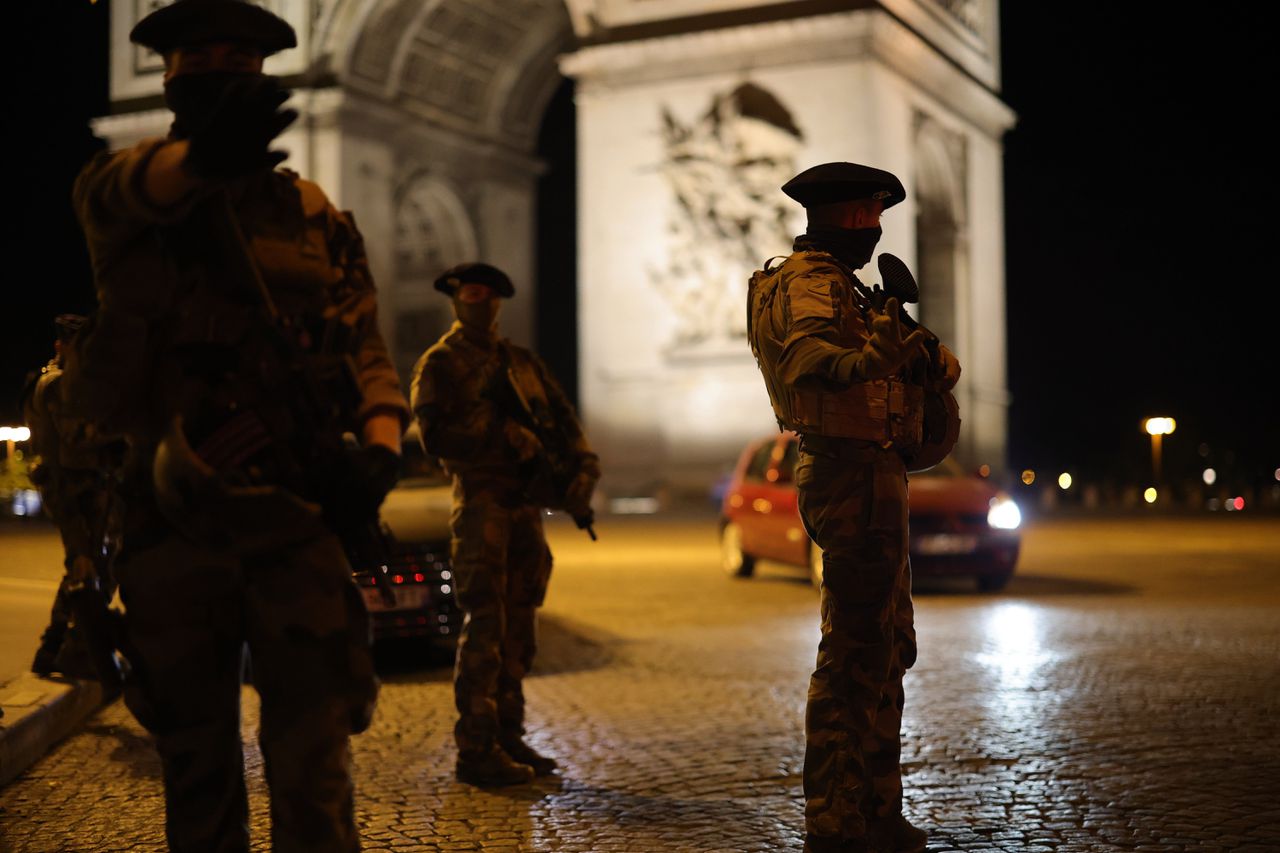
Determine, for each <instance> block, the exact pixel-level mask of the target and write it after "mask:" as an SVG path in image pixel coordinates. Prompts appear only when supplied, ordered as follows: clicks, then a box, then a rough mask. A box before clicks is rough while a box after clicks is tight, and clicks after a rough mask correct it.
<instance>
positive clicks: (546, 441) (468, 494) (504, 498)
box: [411, 263, 600, 786]
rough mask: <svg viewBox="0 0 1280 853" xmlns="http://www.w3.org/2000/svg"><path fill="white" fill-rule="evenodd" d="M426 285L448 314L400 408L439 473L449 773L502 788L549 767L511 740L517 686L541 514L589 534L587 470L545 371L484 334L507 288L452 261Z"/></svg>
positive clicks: (540, 560) (502, 278) (565, 405)
mask: <svg viewBox="0 0 1280 853" xmlns="http://www.w3.org/2000/svg"><path fill="white" fill-rule="evenodd" d="M435 286H436V289H437V290H440V291H441V292H443V293H446V294H448V295H449V296H451V297H452V298H453V310H454V314H455V315H456V316H457V318H458V319H457V322H455V323H454V324H453V326H452V327H451V328H450V329H449V331H448V332H446V333H445V334H444V336H443V337H442V338H440V340H439V341H437V342H436V343H435V344H434V345H432V346H431V348H430V349H428V350H427V351H426V353H424V354H423V356H422V358H421V359H419V360H418V364H417V365H416V366H415V367H414V372H413V389H412V394H411V399H412V403H413V411H414V413H415V414H416V416H417V418H418V422H419V425H420V427H421V431H422V444H423V447H424V448H425V449H426V451H427V453H429V454H431V455H433V456H437V457H439V458H440V459H441V460H442V461H443V463H444V466H445V470H446V471H447V472H448V473H449V474H451V475H452V476H453V519H452V526H453V548H452V550H453V571H454V575H455V577H456V580H457V584H456V588H457V597H458V603H459V604H460V605H461V606H462V608H463V609H464V610H465V611H466V623H465V624H464V626H463V629H462V636H461V638H460V640H459V645H458V659H457V666H456V669H455V671H454V698H455V700H456V702H457V706H458V714H459V718H458V723H457V725H456V726H455V728H454V738H455V740H456V741H457V744H458V762H457V776H458V778H459V779H460V780H462V781H464V782H468V783H471V784H473V785H484V786H489V785H494V786H496V785H514V784H519V783H522V782H528V781H530V780H532V779H533V777H534V775H539V776H542V775H546V774H549V773H551V772H552V771H553V770H554V769H555V767H556V762H555V760H554V759H552V758H549V757H547V756H544V755H541V754H539V753H538V752H536V751H535V750H534V749H533V748H532V747H530V746H529V745H528V744H526V743H525V742H524V733H525V730H524V691H523V687H522V686H521V682H522V681H523V679H524V676H525V674H526V673H527V672H528V671H529V667H530V666H531V665H532V664H533V656H534V652H535V649H536V637H535V623H536V618H537V613H536V611H537V608H538V607H539V606H540V605H541V604H542V600H543V597H544V596H545V595H546V592H547V581H548V579H549V578H550V576H551V552H550V550H548V548H547V542H546V538H545V537H544V535H543V529H542V513H543V510H544V508H547V507H553V508H557V509H563V510H565V511H567V512H568V513H569V514H570V515H572V516H573V517H574V519H575V520H576V521H577V523H578V526H579V527H585V528H586V529H587V530H588V531H590V525H591V494H592V492H593V491H594V489H595V484H596V481H597V480H598V479H599V478H600V467H599V462H598V459H597V457H596V454H595V453H593V452H591V448H590V447H589V446H588V445H587V441H586V437H585V436H584V435H583V432H582V426H581V425H580V424H579V422H578V418H577V415H576V414H575V413H574V410H573V407H572V405H570V403H569V401H568V400H567V399H565V396H564V392H563V391H561V389H560V386H559V384H558V383H557V382H556V380H555V378H554V377H552V375H551V373H550V371H548V369H547V367H546V365H545V364H543V362H542V360H541V359H540V358H538V357H537V356H536V355H534V354H533V353H532V352H530V351H529V350H527V349H525V348H524V347H519V346H516V345H515V344H513V343H511V342H510V341H508V340H506V339H505V338H500V337H499V336H498V307H499V304H500V303H499V301H498V300H499V299H500V298H504V297H506V298H509V297H510V296H512V295H513V294H514V292H515V290H514V287H513V286H512V284H511V280H510V279H509V278H508V277H507V276H506V274H505V273H503V272H502V271H501V270H498V269H496V268H495V267H492V266H489V265H488V264H480V263H472V264H462V265H460V266H457V267H454V268H453V269H450V270H447V271H446V272H445V273H443V274H442V275H441V276H440V278H438V279H437V280H436V282H435ZM593 535H594V534H593Z"/></svg>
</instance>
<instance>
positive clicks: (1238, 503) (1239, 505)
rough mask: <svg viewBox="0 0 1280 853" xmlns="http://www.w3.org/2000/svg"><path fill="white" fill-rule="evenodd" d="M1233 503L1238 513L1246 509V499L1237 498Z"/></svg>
mask: <svg viewBox="0 0 1280 853" xmlns="http://www.w3.org/2000/svg"><path fill="white" fill-rule="evenodd" d="M1231 503H1232V504H1233V505H1234V506H1235V508H1236V510H1237V511H1238V510H1242V509H1244V498H1241V497H1237V498H1236V499H1235V500H1233V501H1232V502H1231Z"/></svg>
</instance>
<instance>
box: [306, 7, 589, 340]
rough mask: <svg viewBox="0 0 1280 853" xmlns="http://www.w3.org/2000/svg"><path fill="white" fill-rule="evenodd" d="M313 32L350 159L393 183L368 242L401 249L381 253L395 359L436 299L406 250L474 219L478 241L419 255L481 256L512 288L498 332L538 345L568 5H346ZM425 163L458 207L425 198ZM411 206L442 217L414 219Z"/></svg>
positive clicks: (423, 325)
mask: <svg viewBox="0 0 1280 853" xmlns="http://www.w3.org/2000/svg"><path fill="white" fill-rule="evenodd" d="M315 26H316V28H317V30H316V36H315V39H316V42H317V44H318V46H319V50H320V51H322V52H323V56H322V57H321V59H320V61H319V62H318V63H317V65H318V67H323V68H324V69H325V70H324V73H325V74H326V75H328V78H329V79H330V80H331V81H332V82H333V83H334V84H336V85H337V87H339V88H340V89H341V91H342V98H341V104H342V106H341V110H340V114H339V118H338V124H339V126H340V128H341V129H340V133H341V136H342V145H343V149H344V151H343V157H344V159H345V158H349V157H350V153H351V152H356V151H360V152H365V153H367V155H368V157H369V158H370V159H371V160H372V161H374V162H376V163H378V164H379V166H378V174H379V175H380V176H381V178H382V179H383V180H384V181H385V183H384V184H383V186H384V187H385V189H381V190H379V192H380V193H383V198H384V199H385V201H384V202H383V204H384V205H385V213H384V219H383V228H382V234H381V236H379V235H377V234H366V239H367V240H368V241H369V242H370V243H373V242H374V241H375V240H378V239H381V240H383V242H384V244H393V243H394V245H384V248H385V251H384V256H385V257H386V258H387V259H388V260H393V262H394V265H395V267H396V269H397V274H396V279H397V286H398V290H397V292H396V293H395V295H394V297H393V298H392V299H389V300H388V304H389V305H390V306H392V308H391V309H390V311H391V312H392V313H394V319H393V320H392V321H391V322H389V323H388V328H387V330H386V331H387V332H388V337H389V338H390V339H391V340H392V341H393V344H392V345H393V348H394V350H395V352H396V357H397V360H398V361H402V360H404V359H407V355H404V356H402V355H401V354H402V353H407V352H408V351H409V350H410V349H411V348H412V347H413V346H416V345H417V344H418V343H419V342H420V339H421V337H422V335H424V334H426V330H428V329H430V328H432V327H434V326H435V325H438V323H437V320H438V318H437V319H431V318H429V317H427V314H429V313H431V312H432V311H434V310H435V307H436V305H437V303H435V302H434V301H431V302H429V303H427V304H423V302H422V301H421V297H420V296H419V295H418V290H419V289H420V288H418V286H417V283H420V282H421V281H422V279H423V275H425V273H421V272H420V271H418V272H406V271H405V269H406V267H405V265H406V264H409V266H412V265H413V263H417V264H418V266H422V264H423V263H424V262H425V261H424V259H423V258H418V259H417V260H416V261H414V260H413V254H414V252H413V251H411V250H410V249H409V248H408V247H407V244H406V243H405V240H407V239H408V236H409V235H411V234H414V233H416V232H415V229H420V228H423V227H430V228H436V227H440V228H446V230H447V227H448V226H446V225H443V224H439V223H447V222H449V221H457V222H462V221H466V222H468V223H469V228H470V232H469V233H470V235H471V239H469V240H459V239H456V238H451V239H445V240H444V241H443V242H441V243H439V244H432V243H428V244H426V245H424V246H423V247H422V249H421V251H424V252H427V251H431V250H432V248H433V247H435V248H436V249H439V250H441V251H444V254H445V257H442V258H440V259H439V260H440V262H441V268H443V266H448V265H450V264H452V263H457V262H459V261H462V260H484V261H488V262H490V263H493V264H496V265H497V266H499V267H502V268H503V269H505V270H506V271H507V272H508V273H509V274H510V275H511V276H512V278H513V279H514V280H515V281H517V282H518V287H517V293H516V297H515V298H514V299H513V300H511V302H510V303H509V304H506V305H504V308H503V326H504V331H506V332H507V334H508V335H510V337H511V338H512V339H513V340H516V341H518V342H521V343H530V342H532V340H533V335H534V314H535V305H536V292H537V282H536V280H535V272H536V270H535V266H536V263H535V258H536V250H535V245H534V241H533V229H534V227H535V221H536V220H535V216H536V212H535V207H536V202H535V199H536V194H537V187H538V179H539V176H540V175H541V174H542V171H543V165H542V163H541V162H540V161H539V160H538V158H537V154H536V149H537V146H538V131H539V128H540V126H541V122H542V118H543V115H544V114H545V112H546V109H547V106H548V104H549V103H550V102H551V99H552V97H553V95H554V94H555V92H556V90H557V88H558V86H559V85H560V84H561V83H562V82H563V80H564V76H563V75H562V74H561V73H560V69H559V65H558V62H559V58H560V56H561V55H562V54H563V53H565V52H567V51H569V50H571V49H572V48H573V46H574V35H573V28H572V25H571V23H570V17H569V12H568V9H567V8H566V2H565V0H339V2H338V3H337V4H336V5H335V6H332V7H329V8H328V10H327V11H326V12H324V13H322V14H321V16H320V17H319V19H318V20H317V21H316V24H315ZM424 166H428V167H429V169H430V172H431V174H433V175H447V176H448V177H449V193H450V194H449V198H451V199H452V201H451V202H449V203H447V204H446V203H445V202H443V201H441V199H442V198H443V197H444V196H438V197H433V196H431V195H430V193H428V192H427V190H425V189H423V187H424V186H425V184H423V183H422V181H424V180H425V178H424V177H423V175H422V174H419V172H420V171H421V170H422V168H423V167H424ZM339 168H342V167H339ZM349 180H350V181H352V182H353V183H355V182H360V181H361V180H363V179H362V178H361V177H360V176H356V175H352V176H350V177H349ZM392 194H394V195H395V198H394V199H391V198H389V196H390V195H392ZM406 204H409V205H410V206H413V205H417V206H418V207H419V208H422V209H426V208H433V210H434V212H433V213H432V214H431V215H430V216H427V217H426V218H425V219H423V218H422V217H418V219H417V220H415V221H414V222H412V223H410V222H409V221H408V219H406V217H409V219H412V218H413V217H412V216H410V212H409V211H408V210H407V209H404V205H406ZM446 213H447V214H448V215H446ZM427 223H437V224H435V225H429V226H428V225H427ZM392 232H394V235H393V233H392ZM442 233H443V232H442ZM436 236H441V235H436ZM451 252H456V254H451ZM429 265H430V264H428V266H429ZM435 272H438V270H435ZM446 307H447V306H446Z"/></svg>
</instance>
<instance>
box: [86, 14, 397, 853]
mask: <svg viewBox="0 0 1280 853" xmlns="http://www.w3.org/2000/svg"><path fill="white" fill-rule="evenodd" d="M131 39H132V40H133V41H134V42H136V43H138V44H141V45H143V46H146V47H148V48H151V49H152V50H155V51H156V52H158V53H160V54H162V55H163V57H164V61H165V102H166V104H168V106H169V107H170V108H171V109H172V110H173V112H174V123H173V127H172V130H171V132H170V135H169V136H168V137H167V138H164V139H149V140H145V141H143V142H141V143H139V144H137V145H135V146H133V147H132V148H128V149H125V150H122V151H118V152H114V153H104V154H101V155H99V156H98V157H97V158H95V159H94V160H93V161H91V162H90V163H89V164H88V165H87V166H86V167H85V169H84V170H83V171H82V173H81V175H80V177H79V179H78V180H77V183H76V187H75V192H74V204H75V209H76V212H77V214H78V216H79V218H80V222H81V225H82V227H83V229H84V232H85V237H86V239H87V242H88V246H89V252H90V257H91V259H92V262H93V269H94V274H95V279H96V285H97V293H98V303H99V306H98V310H97V312H96V313H95V315H94V317H93V320H92V321H91V323H90V324H89V325H88V326H87V327H86V328H85V330H84V332H83V334H81V335H80V336H79V338H78V339H77V341H76V345H75V346H74V347H73V348H72V349H71V352H70V353H69V355H68V360H67V367H66V372H65V375H64V380H63V383H62V400H63V402H64V404H66V406H67V408H68V409H75V410H77V411H76V412H74V414H77V415H79V416H82V417H85V418H86V419H88V420H90V421H92V422H93V423H95V424H100V425H102V427H103V428H104V429H105V430H107V431H108V432H111V433H113V434H118V435H120V436H122V437H124V438H125V439H126V440H127V441H128V443H129V446H130V452H129V459H128V462H127V463H126V466H125V474H124V484H125V487H126V489H127V490H128V495H127V499H126V516H125V520H124V524H123V527H124V531H123V543H124V547H123V549H122V551H121V554H120V556H119V560H118V563H117V576H118V580H119V583H120V592H121V597H122V600H123V602H124V605H125V608H126V614H125V622H126V630H127V637H128V641H129V643H130V646H131V648H130V663H131V664H132V665H133V668H132V672H131V674H130V679H129V681H128V682H127V684H126V687H125V700H126V703H127V704H128V706H129V708H130V710H131V711H132V712H133V714H134V715H135V716H136V717H137V718H138V720H139V722H141V723H142V724H143V725H144V726H145V727H146V728H147V729H148V730H149V731H150V732H151V733H152V734H153V735H154V737H155V741H156V746H157V748H158V750H159V753H160V758H161V761H162V768H163V774H164V790H165V806H166V832H167V837H168V841H169V846H170V848H171V849H173V850H175V851H213V850H217V851H247V850H248V849H249V828H248V803H247V797H246V791H245V781H244V764H243V755H242V747H241V741H240V698H241V697H240V689H241V688H240V678H241V670H242V648H243V647H244V645H245V644H246V643H247V644H248V647H249V650H250V654H251V656H252V661H253V678H254V686H255V688H256V689H257V691H258V693H259V695H260V696H261V725H260V729H259V743H260V744H261V747H262V754H263V759H264V763H265V774H266V779H267V785H268V787H269V789H270V794H271V833H272V846H273V849H275V850H277V851H309V853H314V851H354V850H358V849H359V847H360V841H359V837H358V833H357V830H356V825H355V818H354V805H353V804H354V786H353V783H352V779H351V755H350V744H349V736H350V735H351V734H352V733H356V732H360V731H363V730H364V729H365V728H366V727H367V726H368V725H369V723H370V720H371V717H372V713H373V706H374V701H375V697H376V694H377V687H378V684H377V679H376V678H375V676H374V672H373V663H372V655H371V653H370V631H369V624H368V614H367V613H366V611H365V609H364V603H363V601H362V599H361V597H360V594H359V591H358V589H357V588H356V586H355V584H354V583H353V581H352V577H351V566H350V564H349V563H348V560H347V558H346V556H345V554H344V543H343V541H342V540H340V539H339V535H342V536H344V537H347V536H353V535H354V533H353V531H363V530H367V529H368V528H369V526H370V525H376V520H377V512H378V506H379V504H380V503H381V501H382V499H383V497H384V496H385V495H386V493H387V491H388V490H389V489H390V488H391V486H392V485H393V484H394V482H395V478H396V474H397V468H398V462H399V449H400V435H401V433H402V431H403V428H404V426H405V425H406V423H407V422H408V417H409V413H408V406H407V404H406V402H405V400H404V397H403V395H402V394H401V391H400V387H399V382H398V380H397V378H396V374H395V371H394V369H393V367H392V365H391V362H390V359H389V358H388V355H387V352H386V347H385V346H384V344H383V341H382V338H381V336H380V334H379V332H378V326H377V317H376V309H377V299H376V294H375V291H374V285H373V281H372V279H371V277H370V275H369V270H368V266H367V262H366V259H365V254H364V249H363V244H362V241H361V238H360V234H359V232H358V231H357V229H356V226H355V223H354V221H353V219H352V217H351V215H350V214H349V213H347V212H344V211H339V210H337V209H336V208H335V207H334V206H333V205H332V204H331V203H330V202H329V200H328V199H327V198H326V197H325V195H324V193H323V191H322V190H321V189H320V188H319V187H318V186H316V185H315V184H313V183H311V182H309V181H306V180H303V179H301V178H300V177H298V176H297V175H296V174H294V173H292V172H288V171H284V170H279V171H277V170H276V169H275V168H274V167H275V166H276V165H278V164H279V163H280V161H282V160H283V159H285V157H286V156H287V155H286V154H285V153H284V152H279V151H272V150H270V148H269V147H270V145H271V144H272V142H273V140H274V139H275V138H276V137H277V136H278V135H279V134H280V133H281V132H282V131H283V130H284V129H285V128H286V127H287V126H288V125H289V124H290V123H291V122H292V121H293V120H294V119H295V118H296V117H297V115H296V113H294V112H293V111H291V110H284V109H281V107H282V104H283V103H284V102H285V101H286V100H287V98H288V92H286V91H284V90H283V89H281V88H280V86H279V84H278V83H277V82H276V80H275V79H274V78H271V77H267V76H264V75H263V73H262V65H263V60H264V58H265V57H267V56H269V55H271V54H273V53H276V52H277V51H280V50H283V49H286V48H289V47H293V46H295V44H296V37H295V34H294V31H293V29H292V28H291V27H290V26H289V24H288V23H287V22H285V21H284V20H282V19H281V18H278V17H276V16H275V15H274V14H271V13H270V12H268V11H266V10H264V9H262V8H260V7H258V6H256V5H253V4H250V3H247V2H240V0H177V2H174V3H172V4H170V5H167V6H164V7H162V8H160V9H158V10H157V11H155V12H153V13H152V14H150V15H148V16H147V17H146V18H144V19H143V20H142V21H140V22H139V23H138V25H137V26H136V27H135V28H134V30H133V32H132V33H131ZM344 433H349V434H352V435H354V436H357V437H358V438H359V442H357V443H355V444H344Z"/></svg>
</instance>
